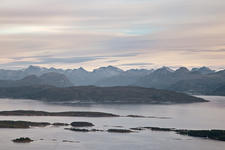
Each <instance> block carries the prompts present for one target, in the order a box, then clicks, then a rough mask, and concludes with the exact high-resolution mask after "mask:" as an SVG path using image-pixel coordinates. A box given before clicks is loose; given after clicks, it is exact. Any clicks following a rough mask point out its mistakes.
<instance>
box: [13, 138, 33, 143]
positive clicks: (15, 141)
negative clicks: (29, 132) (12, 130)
mask: <svg viewBox="0 0 225 150" xmlns="http://www.w3.org/2000/svg"><path fill="white" fill-rule="evenodd" d="M12 141H13V142H14V143H31V142H33V140H31V139H30V138H28V137H20V138H17V139H14V140H12Z"/></svg>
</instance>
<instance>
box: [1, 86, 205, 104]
mask: <svg viewBox="0 0 225 150" xmlns="http://www.w3.org/2000/svg"><path fill="white" fill-rule="evenodd" d="M0 97H1V98H15V99H33V100H41V101H45V102H60V103H63V102H71V101H72V102H73V103H75V102H76V103H83V104H86V103H89V104H90V103H100V104H112V103H116V104H122V103H124V104H177V103H194V102H207V101H206V100H204V99H202V98H198V97H194V96H191V95H188V94H184V93H178V92H174V91H168V90H159V89H153V88H144V87H134V86H115V87H96V86H74V87H54V86H47V85H45V86H22V87H1V88H0Z"/></svg>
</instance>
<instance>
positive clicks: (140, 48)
mask: <svg viewBox="0 0 225 150" xmlns="http://www.w3.org/2000/svg"><path fill="white" fill-rule="evenodd" d="M0 3H1V5H0V53H1V56H0V66H1V67H4V68H22V67H25V66H27V65H32V64H34V65H35V64H38V65H40V66H43V67H49V66H54V67H60V68H76V67H79V66H84V67H85V68H87V69H93V68H96V67H99V66H106V65H114V66H121V67H122V68H124V69H129V68H131V67H137V68H143V67H144V68H156V67H159V66H190V67H193V66H196V67H198V66H211V67H212V68H214V69H221V68H224V67H225V61H224V58H225V51H224V49H225V20H224V18H225V9H224V7H225V1H222V0H214V1H211V0H198V1H195V0H189V1H187V0H166V1H165V0H117V1H105V0H66V1H65V0H38V1H36V0H20V1H13V0H0ZM45 56H46V57H45ZM129 64H130V65H129Z"/></svg>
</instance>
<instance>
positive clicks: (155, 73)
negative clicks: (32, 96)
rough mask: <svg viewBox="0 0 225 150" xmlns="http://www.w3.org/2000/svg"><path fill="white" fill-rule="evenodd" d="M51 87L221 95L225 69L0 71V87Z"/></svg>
mask: <svg viewBox="0 0 225 150" xmlns="http://www.w3.org/2000/svg"><path fill="white" fill-rule="evenodd" d="M30 85H51V86H56V87H70V86H88V85H94V86H100V87H112V86H139V87H147V88H157V89H166V90H173V91H178V92H185V93H192V94H211V95H225V94H224V93H225V90H224V89H225V88H224V87H225V70H220V71H215V70H211V69H210V68H208V67H200V68H192V69H191V70H188V69H187V68H185V67H180V68H178V69H177V70H172V69H170V68H169V67H162V68H159V69H155V70H154V69H151V70H147V69H130V70H127V71H124V70H122V69H120V68H117V67H114V66H108V67H100V68H97V69H95V70H93V71H87V70H85V69H84V68H78V69H66V70H65V69H56V68H42V67H38V66H29V67H28V68H25V69H20V70H5V69H0V87H13V86H30Z"/></svg>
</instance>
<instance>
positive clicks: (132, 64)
mask: <svg viewBox="0 0 225 150" xmlns="http://www.w3.org/2000/svg"><path fill="white" fill-rule="evenodd" d="M149 65H153V63H145V62H143V63H129V64H121V65H120V66H149Z"/></svg>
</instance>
